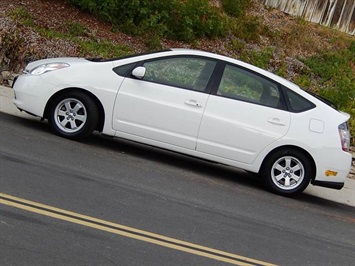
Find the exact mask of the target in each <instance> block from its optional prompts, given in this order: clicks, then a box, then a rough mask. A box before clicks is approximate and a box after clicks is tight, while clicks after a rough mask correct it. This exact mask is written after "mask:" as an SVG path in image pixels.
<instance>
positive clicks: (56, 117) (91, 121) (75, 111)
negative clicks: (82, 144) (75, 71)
mask: <svg viewBox="0 0 355 266" xmlns="http://www.w3.org/2000/svg"><path fill="white" fill-rule="evenodd" d="M98 121H99V113H98V108H97V105H96V103H95V101H94V100H93V99H92V98H91V97H90V96H89V95H87V94H85V93H83V92H74V91H72V92H68V93H65V94H62V95H59V96H58V97H57V98H55V99H54V100H53V101H52V102H51V105H50V107H49V114H48V122H49V124H50V126H51V128H52V130H53V131H54V133H55V134H57V135H59V136H61V137H64V138H68V139H73V140H79V139H84V138H86V137H88V136H89V135H91V134H92V132H93V131H94V130H95V128H96V126H97V123H98Z"/></svg>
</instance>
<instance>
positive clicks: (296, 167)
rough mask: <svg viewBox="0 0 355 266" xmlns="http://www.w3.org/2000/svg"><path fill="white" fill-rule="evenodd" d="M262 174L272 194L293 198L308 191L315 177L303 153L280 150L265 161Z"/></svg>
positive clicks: (312, 168)
mask: <svg viewBox="0 0 355 266" xmlns="http://www.w3.org/2000/svg"><path fill="white" fill-rule="evenodd" d="M260 174H261V177H262V178H263V181H264V183H265V185H266V186H267V188H268V189H269V190H270V191H271V192H273V193H276V194H279V195H284V196H292V195H297V194H300V193H302V192H303V191H304V190H305V189H306V187H307V186H308V184H309V182H310V180H311V179H312V178H313V177H314V175H315V169H314V167H313V166H312V164H311V162H310V159H309V157H308V156H307V155H306V154H304V153H303V152H301V151H299V150H278V151H276V152H275V153H273V154H271V155H270V156H269V157H268V158H267V159H266V160H265V162H264V163H263V166H262V168H261V171H260Z"/></svg>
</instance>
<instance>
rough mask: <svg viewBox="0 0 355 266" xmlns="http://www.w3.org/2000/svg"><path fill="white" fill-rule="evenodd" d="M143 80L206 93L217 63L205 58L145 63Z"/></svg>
mask: <svg viewBox="0 0 355 266" xmlns="http://www.w3.org/2000/svg"><path fill="white" fill-rule="evenodd" d="M143 66H144V67H145V68H146V73H145V76H144V78H143V80H146V81H150V82H156V83H160V84H164V85H168V86H174V87H180V88H183V89H189V90H196V91H204V90H205V89H206V87H207V84H208V81H209V79H210V78H211V75H212V72H213V70H214V68H215V66H216V62H214V61H212V60H206V59H203V58H197V57H196V58H191V57H189V58H184V57H174V58H165V59H159V60H154V61H148V62H145V63H144V65H143Z"/></svg>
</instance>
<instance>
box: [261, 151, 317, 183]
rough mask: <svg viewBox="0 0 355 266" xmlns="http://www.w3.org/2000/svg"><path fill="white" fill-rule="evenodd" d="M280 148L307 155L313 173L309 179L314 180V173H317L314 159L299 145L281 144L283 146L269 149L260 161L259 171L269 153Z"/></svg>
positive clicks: (271, 153)
mask: <svg viewBox="0 0 355 266" xmlns="http://www.w3.org/2000/svg"><path fill="white" fill-rule="evenodd" d="M280 150H285V151H287V150H297V151H299V152H301V153H303V154H304V155H305V156H306V157H307V159H308V160H309V162H310V163H311V165H312V169H313V173H312V178H311V180H314V179H315V177H316V175H317V165H316V162H315V161H314V159H313V157H312V155H311V154H310V153H309V152H308V151H307V150H305V149H303V148H301V147H298V146H294V145H283V146H279V147H277V148H275V149H273V150H271V151H270V152H269V153H268V154H267V155H266V156H265V158H264V160H263V162H262V164H261V166H260V169H259V173H260V172H261V171H262V169H263V167H264V165H265V163H266V161H267V160H268V159H269V157H270V156H271V155H273V154H274V153H276V152H278V151H280Z"/></svg>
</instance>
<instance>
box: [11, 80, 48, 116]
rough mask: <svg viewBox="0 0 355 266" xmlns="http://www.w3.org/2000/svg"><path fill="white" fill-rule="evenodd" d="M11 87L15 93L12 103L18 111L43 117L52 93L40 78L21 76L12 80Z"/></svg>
mask: <svg viewBox="0 0 355 266" xmlns="http://www.w3.org/2000/svg"><path fill="white" fill-rule="evenodd" d="M12 87H13V90H14V93H15V96H14V99H13V103H14V104H15V105H16V107H17V108H18V109H20V110H21V111H26V112H28V113H30V114H33V115H35V116H40V117H43V115H44V110H45V106H46V103H47V101H48V99H49V97H50V95H51V94H52V91H51V89H50V88H48V84H45V82H44V80H43V79H42V78H41V77H40V76H34V75H29V74H22V75H20V76H18V77H17V78H16V80H14V83H13V85H12Z"/></svg>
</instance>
